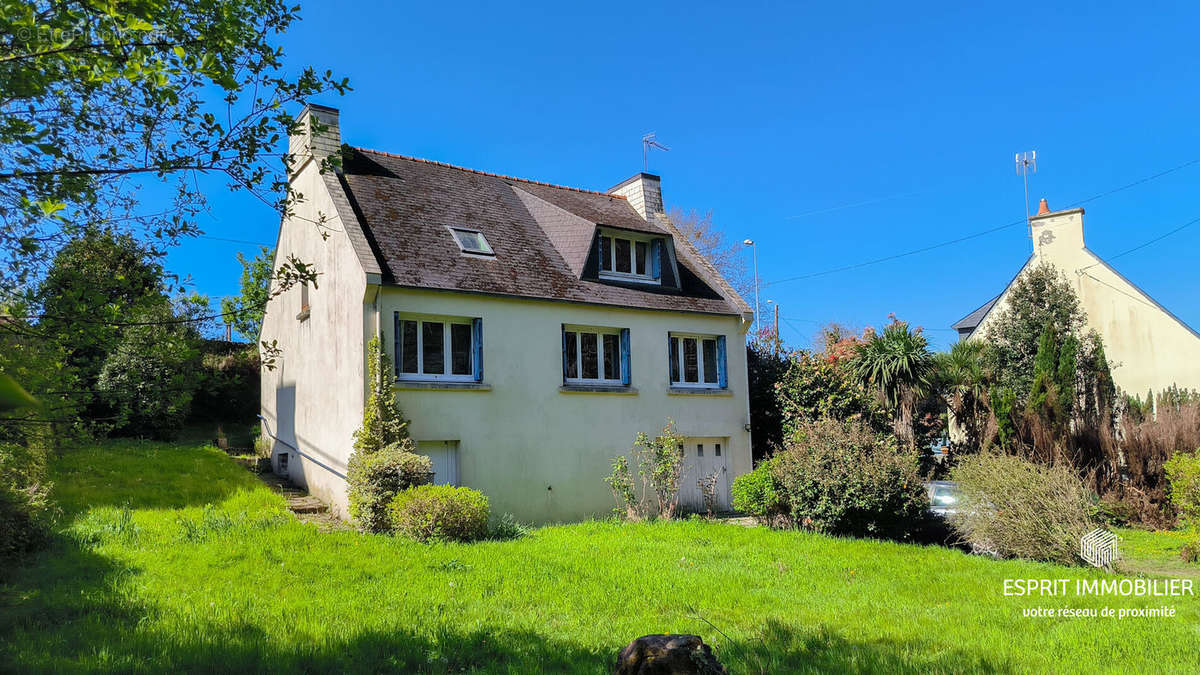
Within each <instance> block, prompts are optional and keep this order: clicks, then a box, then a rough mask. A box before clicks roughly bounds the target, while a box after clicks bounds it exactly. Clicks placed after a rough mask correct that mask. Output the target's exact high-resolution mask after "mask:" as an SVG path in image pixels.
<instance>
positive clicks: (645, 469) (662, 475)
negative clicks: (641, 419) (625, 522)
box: [604, 419, 684, 520]
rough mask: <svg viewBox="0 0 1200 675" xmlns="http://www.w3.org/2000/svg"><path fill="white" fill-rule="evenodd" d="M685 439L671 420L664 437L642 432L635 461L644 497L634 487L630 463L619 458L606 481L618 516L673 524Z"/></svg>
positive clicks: (634, 456)
mask: <svg viewBox="0 0 1200 675" xmlns="http://www.w3.org/2000/svg"><path fill="white" fill-rule="evenodd" d="M683 442H684V437H683V436H681V435H679V433H678V432H676V431H675V422H673V421H671V420H669V419H668V420H667V425H666V426H665V427H663V430H662V433H660V434H659V435H658V436H656V437H654V438H650V435H649V434H647V433H645V432H638V435H637V438H635V439H634V443H633V458H634V461H635V462H636V463H637V467H638V476H639V477H640V478H641V482H642V493H641V495H638V494H637V491H636V490H635V489H634V485H633V474H632V472H631V471H630V465H629V459H628V458H626V457H624V456H622V457H616V458H614V459H613V462H612V467H613V470H612V473H611V474H610V475H609V476H608V477H607V478H605V479H604V482H605V483H608V486H609V487H610V488H612V491H613V497H615V498H616V500H617V503H618V504H619V506H618V507H617V513H618V514H619V515H622V513H621V512H622V511H624V513H623V515H624V516H625V517H626V518H628V519H629V520H647V519H650V518H662V519H663V520H670V519H671V518H673V517H675V511H676V509H678V508H679V477H680V476H681V475H682V474H683Z"/></svg>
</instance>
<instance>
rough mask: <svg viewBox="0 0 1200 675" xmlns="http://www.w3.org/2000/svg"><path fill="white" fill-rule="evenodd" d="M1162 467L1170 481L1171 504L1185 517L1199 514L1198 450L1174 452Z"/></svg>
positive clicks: (1199, 463)
mask: <svg viewBox="0 0 1200 675" xmlns="http://www.w3.org/2000/svg"><path fill="white" fill-rule="evenodd" d="M1163 468H1164V469H1165V470H1166V472H1167V480H1168V481H1169V482H1170V496H1171V505H1172V506H1174V507H1175V508H1176V509H1177V510H1178V511H1179V513H1180V515H1182V516H1184V517H1185V518H1189V519H1195V518H1197V517H1198V516H1200V450H1197V451H1196V452H1180V453H1176V454H1175V455H1174V456H1172V457H1171V459H1168V460H1167V461H1166V462H1165V463H1164V464H1163Z"/></svg>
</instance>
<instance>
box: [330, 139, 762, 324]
mask: <svg viewBox="0 0 1200 675" xmlns="http://www.w3.org/2000/svg"><path fill="white" fill-rule="evenodd" d="M338 182H339V183H340V185H341V187H342V189H343V190H344V193H345V197H346V199H347V201H348V202H349V206H350V207H351V209H352V212H353V214H354V216H355V220H357V222H358V225H359V226H360V228H361V232H362V234H363V237H364V238H365V240H366V243H367V244H368V245H369V251H370V254H371V255H370V258H371V259H370V260H364V267H366V266H368V265H369V264H370V265H376V266H377V267H378V269H379V270H380V273H381V276H382V279H383V281H384V283H388V284H393V285H397V286H403V287H410V288H429V289H440V290H452V291H464V292H477V293H489V294H497V295H508V296H520V297H529V298H539V299H547V300H563V301H571V302H585V303H594V304H602V305H617V306H624V307H637V308H644V309H658V310H675V311H690V312H704V313H712V314H735V315H736V314H742V313H743V312H744V311H745V309H746V305H745V302H744V301H743V300H742V299H741V298H740V297H738V296H737V294H736V293H734V292H732V290H731V289H730V288H729V287H728V285H727V284H726V283H725V281H724V280H723V279H721V278H720V276H719V275H717V274H716V273H715V270H713V269H712V268H711V266H708V265H705V264H703V263H702V262H700V261H697V260H696V258H695V256H694V255H693V252H692V251H691V250H690V246H688V245H686V243H683V244H682V245H681V242H678V241H676V249H677V250H678V251H680V252H681V253H682V255H680V256H679V261H678V262H679V272H680V274H679V277H680V287H679V288H678V289H668V288H659V287H645V288H641V287H630V286H627V285H618V284H614V283H605V282H601V281H599V280H596V279H589V278H588V275H587V269H588V268H589V266H588V264H587V263H588V260H589V256H590V255H591V251H592V249H593V241H594V239H595V232H596V227H597V226H598V225H603V226H605V227H613V228H620V229H627V230H635V231H639V232H646V233H651V234H659V235H662V236H664V237H671V235H672V233H671V232H670V231H668V229H666V228H664V227H661V226H660V225H659V224H658V223H657V222H648V221H647V220H645V219H643V218H642V217H641V216H640V215H639V214H638V213H637V211H635V210H634V209H633V207H632V206H630V205H629V203H628V202H627V201H626V200H625V199H624V198H623V197H619V196H614V195H608V194H605V193H602V192H592V191H588V190H580V189H577V188H568V187H562V186H555V185H550V184H547V183H539V182H536V181H529V180H524V179H518V178H511V177H507V176H500V175H497V174H491V173H486V172H482V171H476V170H473V169H465V168H462V167H456V166H452V165H449V164H443V163H440V162H432V161H429V160H423V159H417V158H413V157H405V156H402V155H392V154H389V153H382V152H377V151H373V150H365V149H361V148H351V149H347V150H345V152H344V157H343V162H342V174H341V176H339V177H338ZM327 184H328V183H327ZM335 201H336V197H335ZM339 212H340V209H339ZM343 222H345V220H344V219H343ZM450 226H458V227H468V228H472V229H477V230H479V231H480V232H482V233H483V234H484V236H485V237H486V238H487V240H488V243H490V244H491V246H492V249H493V250H494V251H495V252H496V255H495V257H494V258H481V257H475V256H468V255H464V254H463V253H462V252H461V251H460V250H459V247H458V244H457V243H456V242H455V240H454V238H453V236H452V235H451V234H450V232H449V230H448V229H447V228H448V227H450ZM348 229H350V228H348ZM356 234H357V233H356ZM355 248H356V250H358V251H359V253H360V257H363V256H364V255H365V254H364V252H363V248H362V247H359V246H356V247H355ZM592 257H593V258H594V256H592ZM590 267H591V269H593V270H594V268H595V262H594V260H593V261H592V265H591V266H590Z"/></svg>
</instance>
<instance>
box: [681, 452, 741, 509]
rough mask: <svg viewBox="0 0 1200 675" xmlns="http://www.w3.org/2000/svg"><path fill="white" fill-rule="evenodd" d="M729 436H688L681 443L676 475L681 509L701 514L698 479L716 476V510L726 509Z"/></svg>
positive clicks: (702, 493)
mask: <svg viewBox="0 0 1200 675" xmlns="http://www.w3.org/2000/svg"><path fill="white" fill-rule="evenodd" d="M728 450H729V439H728V438H689V439H687V440H686V441H684V444H683V473H682V475H681V476H680V477H679V504H680V506H682V507H683V508H684V509H685V510H688V511H693V512H696V513H705V512H706V511H707V509H706V508H705V506H704V492H703V490H702V489H701V488H700V485H699V481H700V480H701V479H702V478H710V477H713V476H715V477H716V478H715V479H716V497H717V500H716V507H715V509H714V510H716V511H728V510H730V502H729V452H728Z"/></svg>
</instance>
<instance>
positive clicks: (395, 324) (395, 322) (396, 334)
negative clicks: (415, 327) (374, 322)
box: [380, 312, 400, 380]
mask: <svg viewBox="0 0 1200 675" xmlns="http://www.w3.org/2000/svg"><path fill="white" fill-rule="evenodd" d="M392 337H393V338H395V340H394V342H395V343H396V349H395V350H393V351H392V355H393V356H395V359H393V360H394V361H395V362H396V372H395V374H394V375H393V376H392V379H394V380H398V379H400V312H396V313H394V314H393V315H392ZM380 342H383V340H380Z"/></svg>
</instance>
